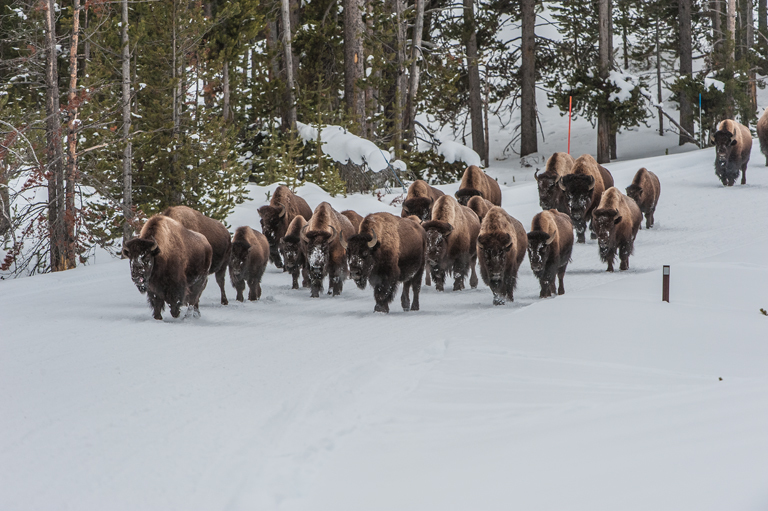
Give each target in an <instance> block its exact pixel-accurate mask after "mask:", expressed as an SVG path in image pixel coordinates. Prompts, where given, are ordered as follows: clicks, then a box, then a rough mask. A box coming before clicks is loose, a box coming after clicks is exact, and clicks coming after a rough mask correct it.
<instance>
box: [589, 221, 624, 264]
mask: <svg viewBox="0 0 768 511" xmlns="http://www.w3.org/2000/svg"><path fill="white" fill-rule="evenodd" d="M593 222H594V226H595V234H597V245H598V247H599V248H600V257H602V258H605V257H606V256H607V255H608V253H609V252H610V251H611V247H613V246H614V245H615V241H614V238H615V235H616V224H618V223H619V222H621V216H620V215H619V212H618V211H616V210H615V209H597V210H595V213H594V215H593Z"/></svg>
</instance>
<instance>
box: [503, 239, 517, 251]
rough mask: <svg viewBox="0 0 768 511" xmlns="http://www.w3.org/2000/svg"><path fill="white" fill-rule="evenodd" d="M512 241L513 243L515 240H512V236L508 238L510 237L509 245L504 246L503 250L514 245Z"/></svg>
mask: <svg viewBox="0 0 768 511" xmlns="http://www.w3.org/2000/svg"><path fill="white" fill-rule="evenodd" d="M514 241H515V238H513V237H512V236H510V237H509V243H507V244H506V245H504V248H505V249H509V247H511V246H512V243H514Z"/></svg>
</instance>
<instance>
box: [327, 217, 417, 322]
mask: <svg viewBox="0 0 768 511" xmlns="http://www.w3.org/2000/svg"><path fill="white" fill-rule="evenodd" d="M411 218H413V217H409V218H398V217H396V216H395V215H392V214H390V213H373V214H371V215H368V216H367V217H365V219H364V220H363V222H362V223H361V224H360V231H359V233H358V234H355V235H354V236H352V237H351V238H349V239H348V240H346V241H345V240H344V238H343V237H342V239H341V242H342V245H344V248H345V249H346V250H347V262H348V264H349V274H350V276H351V277H352V279H354V281H355V284H357V287H359V288H360V289H365V286H366V283H368V282H370V284H371V286H372V287H373V298H374V300H376V306H375V307H374V309H373V311H374V312H389V304H390V302H392V300H393V299H394V297H395V291H396V290H397V285H398V282H402V283H403V292H402V294H401V296H400V304H401V305H402V307H403V310H404V311H409V310H414V311H417V310H419V291H420V290H421V276H422V274H423V273H424V262H425V259H424V258H425V253H426V248H427V237H426V233H425V232H424V229H422V228H421V225H419V223H418V221H413V220H411ZM411 288H412V289H413V302H411V300H410V297H409V295H410V289H411Z"/></svg>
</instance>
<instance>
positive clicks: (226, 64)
mask: <svg viewBox="0 0 768 511" xmlns="http://www.w3.org/2000/svg"><path fill="white" fill-rule="evenodd" d="M221 74H222V75H223V76H222V82H223V83H222V88H223V89H224V91H223V93H224V99H223V101H222V105H221V106H222V109H223V110H224V112H223V113H222V115H223V117H224V120H225V121H229V119H230V115H229V113H230V112H229V62H228V61H227V60H226V58H225V60H224V66H223V69H222V71H221Z"/></svg>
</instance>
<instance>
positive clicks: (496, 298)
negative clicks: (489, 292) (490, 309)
mask: <svg viewBox="0 0 768 511" xmlns="http://www.w3.org/2000/svg"><path fill="white" fill-rule="evenodd" d="M506 303H507V300H506V298H505V297H504V295H500V294H497V293H496V292H495V291H494V293H493V304H494V305H505V304H506Z"/></svg>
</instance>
